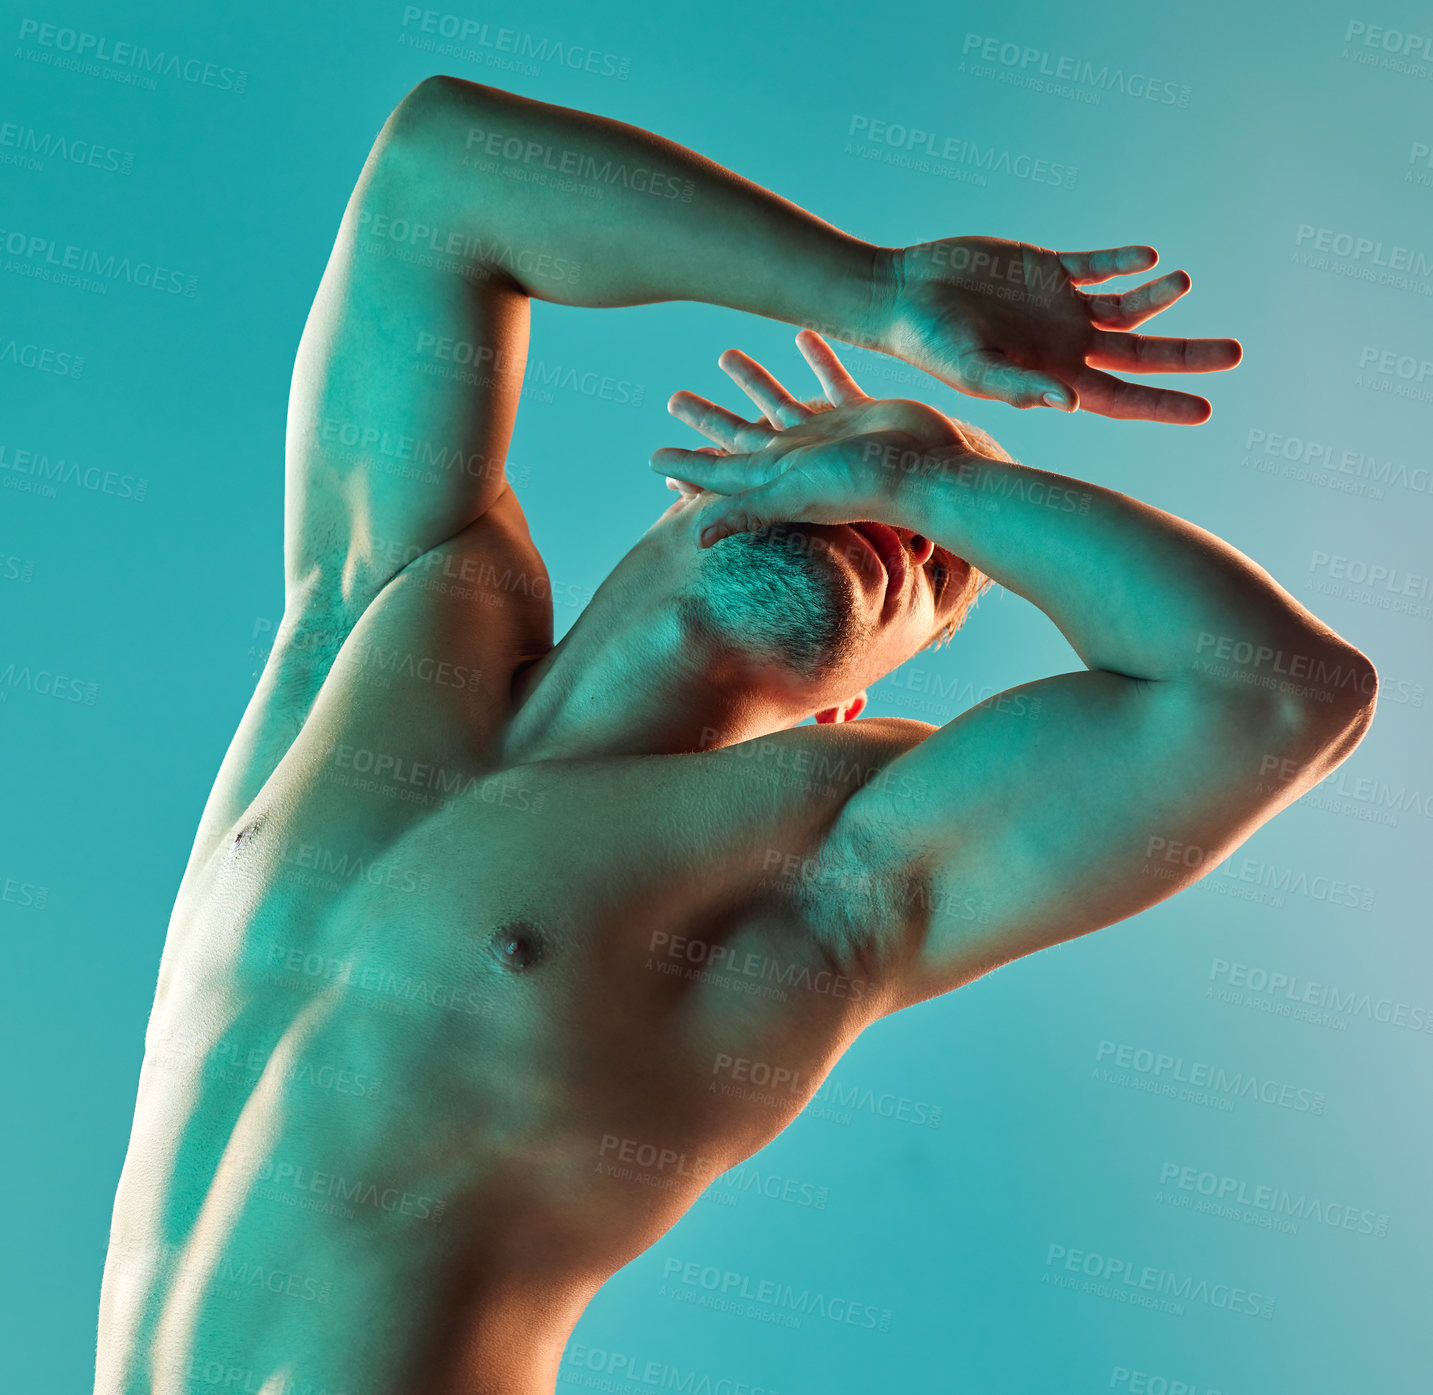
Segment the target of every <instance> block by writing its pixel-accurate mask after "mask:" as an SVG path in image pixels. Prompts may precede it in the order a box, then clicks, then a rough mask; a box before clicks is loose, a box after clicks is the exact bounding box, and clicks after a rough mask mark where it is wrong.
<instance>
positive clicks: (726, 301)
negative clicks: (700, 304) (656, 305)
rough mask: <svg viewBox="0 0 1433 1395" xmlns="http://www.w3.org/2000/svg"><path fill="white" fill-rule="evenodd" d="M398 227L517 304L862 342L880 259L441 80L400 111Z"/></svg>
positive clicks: (726, 179) (835, 232)
mask: <svg viewBox="0 0 1433 1395" xmlns="http://www.w3.org/2000/svg"><path fill="white" fill-rule="evenodd" d="M395 123H396V124H397V125H398V126H399V127H402V128H404V131H405V134H404V136H403V140H402V147H403V149H404V151H405V152H406V155H405V158H409V159H412V160H415V161H416V162H417V163H418V164H419V166H420V167H421V170H420V172H421V177H420V178H418V179H414V180H409V181H407V182H406V183H405V190H406V193H405V199H406V200H407V201H408V202H409V204H410V205H411V206H410V207H409V208H408V209H407V210H406V212H407V215H408V217H409V218H410V219H417V220H421V221H422V222H423V223H424V224H425V225H428V226H431V227H434V228H438V229H439V230H440V231H442V232H443V233H445V234H446V233H448V232H451V233H454V234H456V238H455V239H454V242H453V245H454V246H456V247H459V248H461V249H462V252H463V254H464V255H465V256H466V257H467V258H468V259H469V260H470V261H477V262H479V263H482V264H485V265H486V266H487V267H488V269H490V270H493V271H495V272H498V273H501V274H504V275H506V276H508V277H510V278H511V279H512V280H513V282H514V283H515V284H516V285H518V286H519V287H520V288H521V289H522V290H523V291H525V292H526V293H527V294H528V295H530V296H533V297H535V298H537V299H541V300H550V301H555V302H558V303H561V304H565V305H585V306H616V305H639V304H647V303H650V302H654V301H664V300H698V301H706V302H709V303H711V304H715V305H726V306H731V307H732V308H734V309H738V310H746V311H750V312H752V313H753V314H758V315H766V316H769V317H771V318H773V319H779V320H785V321H788V322H790V323H792V324H811V325H820V326H822V327H824V328H825V329H826V330H827V331H828V332H829V333H831V334H833V335H836V336H838V337H841V338H844V339H847V340H849V341H856V342H864V341H866V340H868V339H870V338H871V336H872V327H873V325H874V324H875V323H876V322H877V319H878V316H879V312H880V310H881V308H883V307H882V301H883V298H884V297H885V296H886V295H887V294H888V289H887V271H888V266H889V258H888V254H887V253H886V251H885V250H884V249H881V248H878V247H876V246H874V245H873V244H871V243H867V242H862V241H860V240H859V239H857V238H853V237H849V236H847V235H846V234H845V233H843V232H841V231H840V230H839V229H838V228H835V227H832V226H831V225H830V224H829V223H825V222H823V221H822V220H821V219H819V218H816V217H814V216H813V215H812V214H809V213H807V212H805V211H804V210H803V209H800V208H798V207H797V206H796V205H795V204H792V203H788V202H787V201H786V200H785V199H781V198H778V197H777V196H776V195H775V194H772V193H771V192H770V191H768V190H766V189H763V188H762V187H761V186H760V185H757V184H753V183H752V182H751V181H749V180H746V179H743V178H742V177H741V176H740V175H737V174H734V173H732V172H731V171H730V170H727V169H724V168H723V167H722V166H720V165H718V164H715V163H713V162H712V161H711V160H708V159H705V158H704V157H702V156H701V155H698V154H696V153H695V152H693V151H691V150H688V149H686V148H685V147H683V146H680V145H677V144H676V143H674V142H672V141H669V140H665V139H663V138H662V137H661V136H657V135H653V134H652V133H651V132H649V131H644V130H641V129H640V128H638V127H636V126H629V125H626V124H625V123H623V122H620V121H611V120H608V119H607V118H605V117H601V116H594V115H592V114H590V113H587V112H581V111H575V110H572V109H570V108H567V107H559V106H552V105H549V104H547V103H545V102H537V101H532V100H529V99H528V98H525V97H518V96H514V95H513V94H511V93H508V92H503V91H500V90H498V89H496V88H491V87H484V86H482V85H480V84H477V83H470V82H464V81H461V80H459V79H455V78H430V79H429V80H428V81H427V82H425V83H423V84H421V85H420V86H419V87H418V88H417V89H415V91H414V92H413V93H412V94H411V95H410V96H409V97H408V98H407V99H406V100H405V103H404V105H403V107H400V109H399V111H398V112H397V113H395V117H394V122H391V123H390V125H392V124H395Z"/></svg>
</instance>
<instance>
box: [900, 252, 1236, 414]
mask: <svg viewBox="0 0 1433 1395" xmlns="http://www.w3.org/2000/svg"><path fill="white" fill-rule="evenodd" d="M1158 260H1159V254H1158V253H1157V252H1156V251H1155V250H1154V248H1153V247H1144V246H1130V247H1111V248H1107V249H1105V250H1103V251H1098V252H1052V251H1049V250H1048V249H1046V248H1044V247H1036V246H1033V245H1032V244H1030V243H1028V242H1007V241H1005V240H1004V239H1001V238H995V237H956V238H945V239H943V240H941V241H938V242H924V243H920V244H918V245H916V246H913V247H907V248H904V249H902V250H900V251H898V252H896V254H895V256H894V259H893V261H892V291H891V300H890V305H889V307H888V309H887V311H886V312H885V313H886V323H885V324H884V325H883V326H882V327H881V330H880V333H879V335H878V342H879V343H880V346H881V347H882V348H884V349H885V350H886V352H888V353H891V354H894V355H895V356H896V357H898V358H903V359H905V360H906V361H907V362H909V363H912V364H914V365H915V366H916V367H918V368H922V369H924V370H925V371H926V372H927V373H930V374H932V375H934V376H935V377H937V378H939V379H940V380H941V381H942V382H943V383H948V384H949V385H950V386H951V387H953V388H958V389H959V390H960V391H961V392H965V393H969V394H970V395H971V396H973V397H987V398H994V399H996V400H998V401H1001V402H1008V403H1010V404H1011V405H1012V406H1015V407H1035V406H1040V405H1042V404H1043V405H1045V406H1052V407H1060V408H1063V409H1064V410H1065V411H1075V410H1076V409H1077V408H1080V407H1083V408H1084V409H1085V410H1086V411H1090V412H1096V413H1098V414H1099V415H1100V416H1106V417H1123V418H1137V419H1142V420H1145V421H1160V422H1173V423H1177V424H1180V425H1186V426H1189V425H1197V424H1198V423H1199V422H1202V421H1207V420H1208V419H1209V414H1210V407H1209V403H1208V401H1207V400H1206V399H1205V398H1203V397H1197V396H1195V395H1194V394H1192V393H1187V392H1177V391H1174V390H1171V389H1167V388H1154V387H1148V386H1146V385H1145V384H1143V383H1130V382H1126V381H1124V380H1123V379H1121V378H1116V377H1114V376H1112V375H1111V374H1110V373H1108V372H1105V371H1103V370H1105V369H1117V370H1121V371H1124V372H1134V373H1211V372H1220V371H1222V370H1224V369H1228V368H1233V367H1234V365H1235V364H1237V363H1238V362H1239V360H1240V358H1241V357H1242V356H1243V350H1242V348H1241V347H1240V345H1239V342H1238V340H1236V339H1167V338H1159V337H1157V336H1153V335H1145V334H1131V333H1129V331H1130V330H1133V329H1134V328H1135V327H1136V326H1137V325H1140V324H1143V323H1144V321H1146V320H1148V319H1150V318H1151V317H1152V316H1154V315H1158V314H1159V313H1160V312H1161V311H1163V310H1166V309H1168V308H1169V306H1171V305H1173V304H1174V302H1175V301H1176V300H1178V299H1179V298H1180V296H1182V295H1183V294H1184V293H1185V292H1186V291H1187V290H1188V289H1189V285H1190V281H1189V277H1188V275H1186V274H1185V273H1184V272H1183V271H1172V272H1170V273H1169V274H1168V275H1166V276H1160V277H1157V278H1155V279H1154V280H1152V281H1147V282H1145V283H1144V284H1143V285H1141V286H1137V287H1135V288H1134V289H1133V290H1129V291H1124V292H1117V293H1109V294H1094V295H1087V294H1085V293H1084V292H1082V291H1080V290H1079V289H1078V287H1080V286H1086V285H1092V284H1095V283H1097V282H1101V281H1107V280H1109V279H1110V277H1112V276H1123V275H1126V274H1128V273H1130V272H1137V271H1148V270H1149V269H1150V268H1151V267H1152V266H1154V265H1155V263H1156V262H1157V261H1158Z"/></svg>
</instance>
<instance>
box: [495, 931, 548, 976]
mask: <svg viewBox="0 0 1433 1395" xmlns="http://www.w3.org/2000/svg"><path fill="white" fill-rule="evenodd" d="M488 947H489V949H490V950H491V951H492V955H493V958H494V959H496V960H497V961H498V963H499V964H501V965H502V966H503V968H505V969H508V970H510V971H511V972H512V973H515V974H520V973H522V972H523V971H524V970H526V969H530V968H532V966H533V965H534V964H536V963H537V962H538V961H539V960H540V959H541V958H542V956H543V952H544V950H545V948H546V947H545V945H544V944H543V939H542V931H540V930H539V929H538V928H537V926H535V925H532V924H529V923H528V922H527V921H525V920H514V921H512V922H510V923H509V924H507V925H504V926H503V927H502V928H501V929H499V930H495V931H493V937H492V939H491V940H490V941H489V942H488Z"/></svg>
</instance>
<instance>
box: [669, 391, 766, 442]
mask: <svg viewBox="0 0 1433 1395" xmlns="http://www.w3.org/2000/svg"><path fill="white" fill-rule="evenodd" d="M667 410H668V411H669V412H670V413H671V414H672V415H673V416H674V417H676V419H677V420H678V421H681V422H685V423H686V424H687V425H688V426H690V427H692V428H693V429H694V430H697V431H700V432H701V433H702V435H703V436H705V437H706V438H707V440H709V441H711V442H712V443H713V444H714V445H718V446H720V447H721V448H722V449H723V450H728V451H751V450H759V449H760V448H761V447H762V446H763V445H764V444H765V443H766V442H767V441H769V440H770V439H771V436H772V434H773V433H772V429H771V427H769V426H768V425H767V424H766V423H765V422H754V421H747V420H745V419H744V418H742V417H739V416H737V414H736V413H735V412H729V411H727V409H726V408H725V407H719V406H717V404H716V403H715V402H712V401H709V400H708V399H707V398H705V397H699V396H697V394H696V393H694V392H687V391H685V390H683V391H681V392H674V393H673V394H672V395H671V397H670V398H669V399H668V402H667Z"/></svg>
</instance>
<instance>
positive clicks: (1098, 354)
mask: <svg viewBox="0 0 1433 1395" xmlns="http://www.w3.org/2000/svg"><path fill="white" fill-rule="evenodd" d="M1243 357H1244V349H1243V346H1242V345H1241V344H1240V343H1239V341H1238V340H1237V339H1162V338H1160V337H1158V336H1157V335H1153V334H1112V333H1111V332H1110V331H1109V330H1104V329H1097V330H1096V331H1095V334H1094V338H1093V340H1092V341H1091V343H1090V348H1089V350H1088V351H1087V353H1086V354H1085V361H1086V362H1087V363H1088V364H1089V365H1090V367H1092V368H1117V369H1122V370H1124V371H1125V372H1132V373H1221V372H1223V371H1224V370H1225V369H1229V368H1233V367H1234V366H1235V365H1236V364H1237V363H1238V362H1239V360H1240V359H1241V358H1243Z"/></svg>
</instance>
